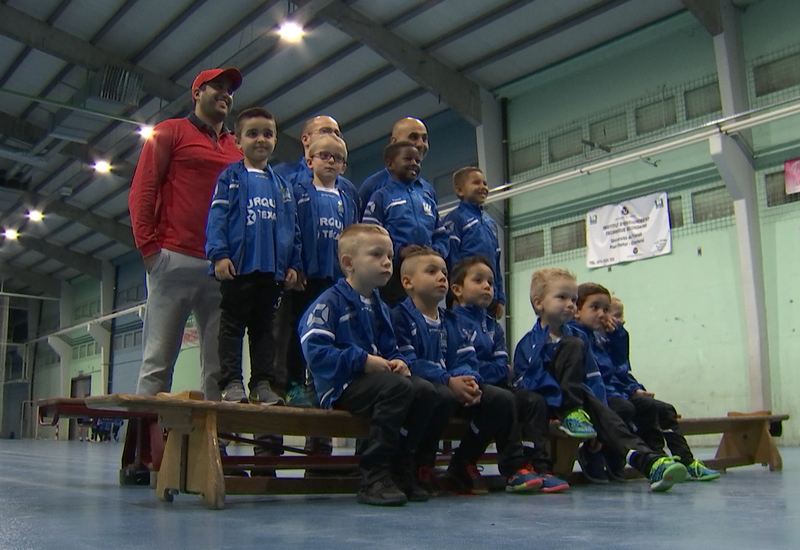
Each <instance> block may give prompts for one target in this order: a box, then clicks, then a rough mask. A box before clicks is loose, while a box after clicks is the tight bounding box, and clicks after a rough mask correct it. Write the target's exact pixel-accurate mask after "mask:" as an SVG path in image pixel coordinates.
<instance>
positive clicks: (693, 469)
mask: <svg viewBox="0 0 800 550" xmlns="http://www.w3.org/2000/svg"><path fill="white" fill-rule="evenodd" d="M686 471H687V473H688V474H689V475H688V477H687V478H686V480H687V481H714V480H715V479H719V478H720V475H721V474H720V473H719V472H718V471H716V470H712V469H711V468H708V467H707V466H706V465H705V464H703V463H702V462H701V461H699V460H695V461H694V462H692V463H691V464H689V466H687V467H686Z"/></svg>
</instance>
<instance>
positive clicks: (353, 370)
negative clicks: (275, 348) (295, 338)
mask: <svg viewBox="0 0 800 550" xmlns="http://www.w3.org/2000/svg"><path fill="white" fill-rule="evenodd" d="M371 302H372V305H369V304H367V302H366V301H365V299H364V298H363V297H362V296H361V295H360V294H359V293H358V292H356V291H355V290H353V287H351V286H350V284H349V283H348V282H347V281H346V280H345V279H340V280H339V281H338V282H337V283H336V284H334V285H333V286H332V287H331V288H329V289H327V290H326V291H325V292H323V293H322V294H321V295H320V296H319V298H317V299H316V300H315V301H314V303H313V304H311V305H310V306H309V308H308V309H307V310H306V312H305V314H303V317H302V318H301V319H300V324H299V325H298V330H299V332H300V345H301V347H302V348H303V356H304V357H305V359H306V364H307V365H308V370H310V371H311V376H312V377H313V378H314V388H315V389H316V391H317V397H318V398H319V402H320V405H321V406H322V407H323V408H325V409H330V408H331V404H332V403H333V402H335V401H336V400H337V399H339V397H340V396H341V395H342V392H343V391H344V389H345V388H346V387H347V386H348V384H350V382H351V381H352V380H353V379H354V378H355V377H356V376H358V375H359V374H361V373H363V372H364V363H365V362H366V361H367V355H369V354H372V355H379V356H381V357H383V358H385V359H387V360H389V361H391V360H393V359H401V360H405V358H404V356H403V354H402V353H400V351H399V350H398V349H397V341H396V340H395V336H394V330H392V324H391V318H390V314H389V308H388V307H386V304H384V303H383V301H382V300H381V299H380V296H379V295H378V292H377V290H376V291H373V293H372V298H371Z"/></svg>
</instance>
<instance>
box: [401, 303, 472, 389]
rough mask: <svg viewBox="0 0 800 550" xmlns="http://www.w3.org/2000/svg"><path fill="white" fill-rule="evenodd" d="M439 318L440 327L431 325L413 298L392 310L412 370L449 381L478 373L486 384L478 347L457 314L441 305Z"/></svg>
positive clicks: (439, 379)
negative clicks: (464, 328)
mask: <svg viewBox="0 0 800 550" xmlns="http://www.w3.org/2000/svg"><path fill="white" fill-rule="evenodd" d="M439 321H440V325H439V327H437V328H434V327H431V326H429V325H428V323H427V321H426V320H425V317H424V316H423V315H422V313H421V312H420V311H419V310H418V309H417V307H416V306H415V305H414V302H412V301H411V298H406V299H405V300H403V301H402V302H400V303H399V304H398V305H397V306H396V307H395V308H394V309H393V310H392V322H393V323H394V328H395V332H396V334H397V345H398V346H399V348H400V351H401V352H402V353H403V355H404V356H405V362H406V364H407V365H408V368H409V369H411V374H413V375H415V376H419V377H420V378H424V379H425V380H428V381H430V382H433V383H439V384H445V385H447V383H448V382H449V381H450V377H451V376H474V377H475V381H476V382H477V383H478V384H482V383H483V382H484V380H483V377H481V375H480V373H479V372H478V361H477V358H476V357H475V348H474V347H473V346H472V343H471V342H470V341H469V339H468V338H467V337H466V335H465V334H464V333H463V332H461V329H460V328H459V326H458V321H457V320H456V317H455V314H454V313H453V312H452V311H448V310H445V309H442V308H439Z"/></svg>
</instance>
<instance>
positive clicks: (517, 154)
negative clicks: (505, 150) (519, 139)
mask: <svg viewBox="0 0 800 550" xmlns="http://www.w3.org/2000/svg"><path fill="white" fill-rule="evenodd" d="M541 165H542V144H541V142H538V141H537V142H536V143H532V144H530V145H526V146H524V147H520V148H519V149H515V150H513V151H511V173H512V174H521V173H522V172H527V171H528V170H533V169H534V168H539V167H540V166H541Z"/></svg>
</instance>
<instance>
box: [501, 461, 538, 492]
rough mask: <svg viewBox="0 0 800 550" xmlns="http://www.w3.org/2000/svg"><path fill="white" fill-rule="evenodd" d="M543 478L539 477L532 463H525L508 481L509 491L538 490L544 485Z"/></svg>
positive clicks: (507, 488)
mask: <svg viewBox="0 0 800 550" xmlns="http://www.w3.org/2000/svg"><path fill="white" fill-rule="evenodd" d="M542 483H543V481H542V478H541V477H539V476H538V475H537V474H536V472H535V471H533V468H532V467H531V466H530V465H527V464H526V465H525V466H523V467H522V468H520V469H519V470H517V471H516V472H514V474H513V475H511V476H509V477H508V480H507V481H506V492H507V493H525V492H531V491H536V490H537V489H540V488H541V487H542Z"/></svg>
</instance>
